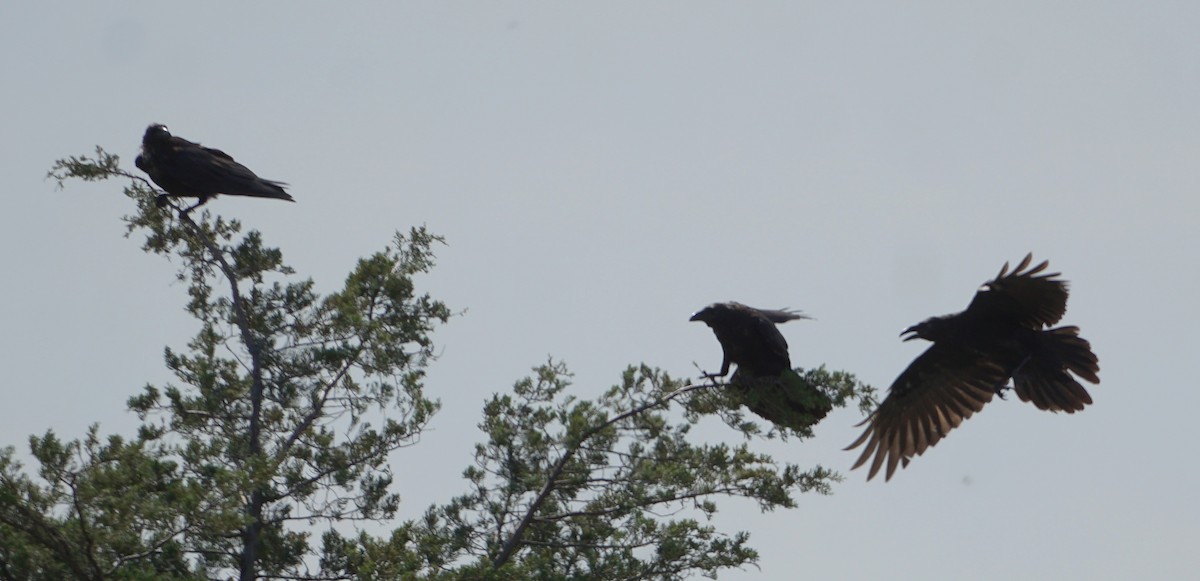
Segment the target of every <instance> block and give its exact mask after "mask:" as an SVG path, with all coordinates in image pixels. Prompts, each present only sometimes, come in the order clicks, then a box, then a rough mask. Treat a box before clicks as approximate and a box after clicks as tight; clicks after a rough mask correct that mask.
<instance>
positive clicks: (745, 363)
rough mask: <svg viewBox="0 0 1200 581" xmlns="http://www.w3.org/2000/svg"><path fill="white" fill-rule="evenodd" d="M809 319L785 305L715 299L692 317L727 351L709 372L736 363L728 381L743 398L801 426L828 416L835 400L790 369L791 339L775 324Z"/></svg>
mask: <svg viewBox="0 0 1200 581" xmlns="http://www.w3.org/2000/svg"><path fill="white" fill-rule="evenodd" d="M807 318H809V317H806V316H804V315H802V314H800V313H797V312H794V311H789V310H786V309H780V310H769V309H756V308H753V307H748V306H746V305H743V304H741V303H735V302H728V303H714V304H711V305H709V306H707V307H705V308H704V309H701V310H700V311H698V312H696V314H694V315H692V318H691V319H690V320H692V321H703V322H704V323H705V324H707V325H708V326H709V327H710V328H712V330H713V334H715V335H716V336H717V341H718V342H719V343H720V344H721V350H722V351H723V352H724V358H723V359H722V360H721V370H720V372H718V373H710V374H706V377H724V376H725V375H727V374H728V373H729V367H730V365H733V364H736V365H737V371H736V372H734V374H733V377H731V378H730V380H729V385H730V387H732V388H733V389H734V391H735V392H736V393H737V394H738V395H739V398H738V399H739V400H740V402H741V403H743V404H745V406H746V407H747V408H749V409H750V411H752V412H754V413H755V414H758V415H759V416H761V417H762V418H764V419H766V420H768V421H770V422H772V423H775V424H777V425H780V426H784V427H789V428H793V429H796V430H801V429H804V428H808V427H810V426H812V425H813V424H815V423H817V422H818V421H819V420H820V419H821V418H823V417H825V414H827V413H829V410H830V409H832V407H833V405H832V402H831V400H830V399H829V397H828V396H826V395H825V394H824V393H822V392H821V391H819V390H817V389H816V388H814V387H811V386H809V385H808V384H806V383H805V382H804V381H802V380H801V378H800V376H799V375H797V374H796V372H795V371H793V370H792V362H791V358H790V357H789V355H788V345H787V340H786V339H784V338H783V334H781V333H780V332H779V329H778V328H776V326H775V325H776V324H777V323H786V322H788V321H793V320H796V319H807Z"/></svg>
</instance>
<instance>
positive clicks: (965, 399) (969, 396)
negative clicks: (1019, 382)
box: [846, 343, 1012, 480]
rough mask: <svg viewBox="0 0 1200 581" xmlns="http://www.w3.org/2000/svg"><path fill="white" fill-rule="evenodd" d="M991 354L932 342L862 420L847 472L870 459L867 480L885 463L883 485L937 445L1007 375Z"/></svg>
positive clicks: (1000, 359)
mask: <svg viewBox="0 0 1200 581" xmlns="http://www.w3.org/2000/svg"><path fill="white" fill-rule="evenodd" d="M1004 359H1005V358H1004V357H1002V356H1001V357H998V356H997V355H996V354H994V353H986V352H983V351H978V350H973V349H964V348H960V347H956V346H953V345H948V344H942V343H935V344H933V345H932V346H930V347H929V349H926V350H925V352H924V353H922V354H921V355H920V356H919V357H917V358H916V359H915V360H913V362H912V363H911V364H909V366H908V368H906V369H905V370H904V371H903V372H902V373H901V374H900V376H899V377H897V378H896V381H895V382H893V383H892V385H891V387H890V388H888V395H887V397H886V398H884V400H883V402H882V403H880V404H879V407H878V408H877V409H876V410H875V411H874V412H872V413H871V415H870V416H868V417H867V419H865V420H863V421H862V422H861V423H859V424H858V425H860V426H861V425H864V424H869V425H868V426H867V429H866V430H865V431H864V432H863V434H862V435H861V436H859V438H858V439H857V440H855V441H854V443H853V444H850V446H848V447H847V448H846V449H847V450H852V449H854V448H857V447H859V446H861V445H863V444H865V445H866V447H865V448H864V449H863V452H862V455H861V456H859V457H858V461H856V462H855V463H854V466H853V467H851V470H853V469H854V468H858V467H859V466H862V465H863V464H865V463H866V461H867V460H868V459H869V458H871V456H872V455H874V457H875V458H874V460H873V461H872V462H871V470H870V473H869V474H868V475H867V480H870V479H872V478H874V477H875V474H876V473H878V472H879V470H880V468H882V467H883V465H884V463H886V464H887V480H891V478H892V474H894V473H895V472H896V466H897V465H899V464H901V463H903V465H905V466H907V465H908V461H909V460H910V459H912V457H914V456H919V455H921V454H922V453H924V452H925V450H927V449H929V448H930V447H932V446H933V445H934V444H937V443H938V441H939V440H941V439H942V438H943V437H945V436H946V434H947V433H949V432H950V430H953V429H954V428H957V427H958V426H959V424H961V423H962V422H963V420H966V419H967V418H969V417H971V416H972V415H973V414H974V413H975V412H978V411H979V410H981V409H983V406H984V405H985V404H987V403H988V402H990V401H992V397H993V396H994V395H995V394H996V390H997V389H998V388H999V387H1001V386H1003V385H1004V384H1005V383H1006V382H1007V381H1008V377H1009V374H1010V373H1011V370H1012V366H1011V363H1010V362H1008V361H1005V360H1004Z"/></svg>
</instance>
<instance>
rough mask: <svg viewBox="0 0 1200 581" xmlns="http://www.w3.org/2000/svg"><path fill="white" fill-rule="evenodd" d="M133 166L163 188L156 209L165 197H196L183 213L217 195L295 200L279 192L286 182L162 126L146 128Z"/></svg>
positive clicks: (162, 203)
mask: <svg viewBox="0 0 1200 581" xmlns="http://www.w3.org/2000/svg"><path fill="white" fill-rule="evenodd" d="M134 165H136V166H137V167H138V169H140V170H142V171H144V172H146V173H147V174H149V175H150V179H152V180H154V183H156V184H158V187H160V188H162V189H163V190H165V191H166V193H165V194H163V195H160V196H159V197H158V199H157V200H156V202H157V204H158V206H159V207H160V208H161V207H163V206H165V205H166V203H167V197H168V196H175V197H195V198H199V201H197V202H196V204H195V205H193V206H192V207H190V208H188V209H186V210H184V212H185V213H186V212H190V211H192V210H193V209H195V208H197V207H199V206H201V205H202V204H204V203H205V202H207V201H208V199H209V198H212V197H214V196H216V195H217V194H229V195H233V196H253V197H256V198H276V199H279V200H287V201H289V202H294V201H295V200H294V199H292V197H291V196H290V195H288V193H287V192H285V191H283V187H282V186H285V185H287V184H285V183H282V182H275V181H271V180H264V179H262V178H260V177H258V176H257V175H255V174H254V172H252V171H250V169H249V168H247V167H246V166H244V165H242V164H240V163H238V162H236V161H234V160H233V158H232V157H230V156H229V154H227V153H225V152H224V151H221V150H219V149H213V148H211V147H204V146H202V145H200V144H199V143H193V142H191V141H188V140H186V139H184V138H182V137H176V136H174V135H171V133H170V132H168V131H167V128H166V126H165V125H158V124H154V125H151V126H149V127H147V128H146V133H145V135H143V136H142V154H141V155H139V156H137V159H136V160H134Z"/></svg>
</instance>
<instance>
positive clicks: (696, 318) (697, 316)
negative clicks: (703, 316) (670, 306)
mask: <svg viewBox="0 0 1200 581" xmlns="http://www.w3.org/2000/svg"><path fill="white" fill-rule="evenodd" d="M688 320H689V321H699V320H700V311H696V312H694V313H692V318H690V319H688Z"/></svg>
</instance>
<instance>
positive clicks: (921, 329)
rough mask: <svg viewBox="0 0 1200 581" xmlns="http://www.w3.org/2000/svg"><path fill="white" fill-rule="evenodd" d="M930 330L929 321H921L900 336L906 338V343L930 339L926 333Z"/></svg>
mask: <svg viewBox="0 0 1200 581" xmlns="http://www.w3.org/2000/svg"><path fill="white" fill-rule="evenodd" d="M928 330H929V320H925V321H921V322H920V323H917V324H916V325H913V326H911V327H909V328H907V329H905V330H903V331H901V332H900V336H901V337H904V341H912V340H913V339H928V337H927V336H926V333H927V332H928Z"/></svg>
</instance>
